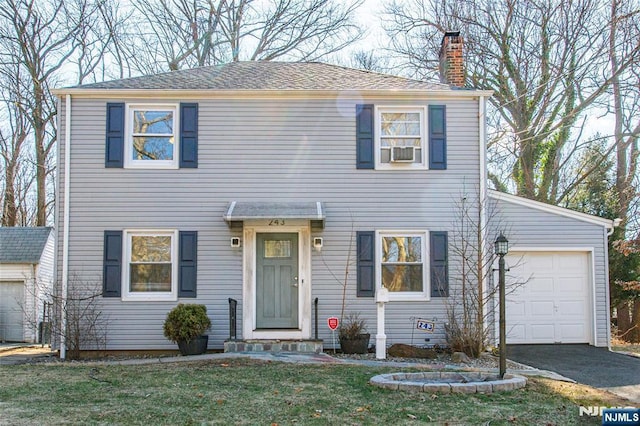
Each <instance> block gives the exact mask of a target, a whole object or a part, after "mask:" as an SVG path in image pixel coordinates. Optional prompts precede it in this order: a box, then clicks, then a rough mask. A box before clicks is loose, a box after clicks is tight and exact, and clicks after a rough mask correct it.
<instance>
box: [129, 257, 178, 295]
mask: <svg viewBox="0 0 640 426" xmlns="http://www.w3.org/2000/svg"><path fill="white" fill-rule="evenodd" d="M130 268H131V269H130V277H131V284H130V288H129V291H131V292H142V291H171V264H170V263H167V264H157V263H154V264H145V263H136V264H131V265H130Z"/></svg>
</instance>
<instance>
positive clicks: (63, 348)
mask: <svg viewBox="0 0 640 426" xmlns="http://www.w3.org/2000/svg"><path fill="white" fill-rule="evenodd" d="M64 103H65V111H64V211H63V216H62V289H61V290H62V291H61V292H62V309H61V312H60V316H61V318H60V331H61V332H60V359H62V360H64V359H66V357H67V339H66V335H67V333H66V330H67V314H66V312H67V293H68V283H67V281H68V279H69V187H70V176H69V174H70V170H71V165H70V161H71V95H66V98H65V102H64Z"/></svg>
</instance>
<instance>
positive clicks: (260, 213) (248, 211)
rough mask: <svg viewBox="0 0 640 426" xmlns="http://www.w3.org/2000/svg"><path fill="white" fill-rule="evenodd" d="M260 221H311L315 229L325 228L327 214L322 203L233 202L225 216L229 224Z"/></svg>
mask: <svg viewBox="0 0 640 426" xmlns="http://www.w3.org/2000/svg"><path fill="white" fill-rule="evenodd" d="M259 219H263V220H267V219H272V220H283V219H305V220H309V221H311V226H313V227H319V228H324V219H325V213H324V207H323V205H322V202H320V201H306V202H286V201H285V202H263V201H232V202H231V203H230V204H229V207H227V211H226V213H225V215H224V220H225V221H226V222H228V223H229V224H232V223H233V222H243V221H245V220H259Z"/></svg>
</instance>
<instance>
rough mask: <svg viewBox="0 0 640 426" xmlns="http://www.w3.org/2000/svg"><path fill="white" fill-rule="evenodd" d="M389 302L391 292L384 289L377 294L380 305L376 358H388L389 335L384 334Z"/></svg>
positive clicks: (377, 302)
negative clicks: (386, 310) (386, 304)
mask: <svg viewBox="0 0 640 426" xmlns="http://www.w3.org/2000/svg"><path fill="white" fill-rule="evenodd" d="M388 301H389V290H387V289H386V288H384V287H382V288H380V289H379V290H378V291H377V292H376V304H377V305H378V330H377V334H376V358H377V359H385V358H387V335H386V334H384V305H385V303H387V302H388Z"/></svg>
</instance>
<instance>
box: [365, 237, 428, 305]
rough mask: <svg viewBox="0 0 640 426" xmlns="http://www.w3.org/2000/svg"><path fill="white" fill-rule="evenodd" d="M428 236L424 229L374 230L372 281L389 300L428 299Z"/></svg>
mask: <svg viewBox="0 0 640 426" xmlns="http://www.w3.org/2000/svg"><path fill="white" fill-rule="evenodd" d="M428 237H429V233H428V231H393V230H390V231H387V230H385V231H377V238H376V246H377V247H376V252H377V255H376V263H377V265H378V268H377V269H378V271H377V277H376V282H377V287H378V288H380V287H382V286H385V287H386V288H387V290H389V298H390V300H391V301H394V300H397V301H417V300H423V301H424V300H429V281H430V280H429V273H430V269H429V253H428V251H427V250H428V247H427V241H428ZM400 244H402V245H403V247H399V245H400ZM385 250H386V252H385ZM400 257H403V258H404V260H400V259H399V258H400ZM394 287H395V288H394Z"/></svg>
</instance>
